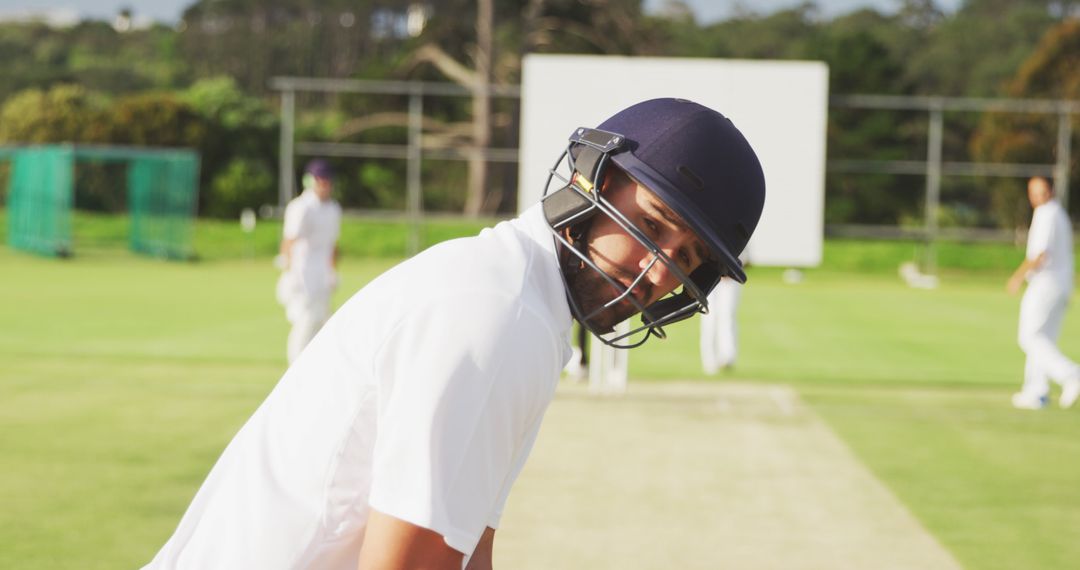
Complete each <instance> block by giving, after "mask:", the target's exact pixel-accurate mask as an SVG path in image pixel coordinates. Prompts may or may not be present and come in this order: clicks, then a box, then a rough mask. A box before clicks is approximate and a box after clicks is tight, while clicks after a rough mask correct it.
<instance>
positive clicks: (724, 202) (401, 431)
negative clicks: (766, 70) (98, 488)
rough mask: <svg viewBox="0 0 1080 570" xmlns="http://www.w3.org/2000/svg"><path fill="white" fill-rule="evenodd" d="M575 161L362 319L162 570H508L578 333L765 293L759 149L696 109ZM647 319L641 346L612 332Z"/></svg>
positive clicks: (350, 320) (366, 306) (616, 138)
mask: <svg viewBox="0 0 1080 570" xmlns="http://www.w3.org/2000/svg"><path fill="white" fill-rule="evenodd" d="M601 129H603V130H601ZM563 162H565V163H566V164H568V165H569V168H567V169H566V171H565V173H564V174H565V175H564V174H563V173H560V172H559V168H558V167H556V169H554V170H553V172H552V176H551V177H550V178H549V181H548V182H549V187H548V189H549V192H546V193H545V197H544V199H543V201H542V202H541V204H538V205H536V206H533V207H532V208H530V209H529V210H527V211H526V212H525V213H523V214H522V215H521V216H520V217H518V218H516V219H514V220H510V221H508V222H503V223H500V224H498V225H497V226H495V227H494V228H491V229H487V230H484V231H483V232H481V233H480V235H478V236H476V237H472V238H465V239H459V240H452V241H449V242H445V243H442V244H440V245H437V246H434V247H432V248H429V249H428V250H426V251H424V252H422V253H420V254H419V255H417V256H415V257H413V258H412V259H409V260H408V261H405V262H404V263H402V264H400V265H398V266H397V267H395V268H393V269H391V270H390V271H388V272H386V273H384V274H383V275H381V276H380V277H378V278H377V279H375V280H374V281H372V282H371V283H370V284H369V285H367V286H366V287H364V288H363V289H362V290H361V291H360V292H358V293H357V294H356V295H354V296H353V297H352V299H350V300H349V301H348V302H347V303H346V304H345V305H344V306H342V307H341V309H340V310H338V311H337V313H336V314H335V315H334V316H333V317H332V318H331V319H330V320H329V321H328V322H327V323H326V326H325V327H324V328H323V331H322V332H321V333H320V334H319V335H318V336H316V337H315V339H314V340H313V341H312V342H311V344H310V345H309V346H308V347H307V349H305V350H304V351H303V353H301V354H300V356H299V358H298V359H297V360H296V362H295V363H293V364H292V366H290V367H289V369H288V371H286V373H285V375H284V377H283V378H282V379H281V381H280V382H279V383H278V385H277V386H276V387H275V388H274V390H273V391H272V392H271V393H270V395H269V396H268V397H267V399H266V401H265V402H263V404H262V405H261V406H260V407H259V409H258V410H257V411H256V412H255V414H254V415H253V416H252V417H251V419H250V420H248V422H247V423H246V424H245V425H244V427H243V428H242V429H241V430H240V432H239V433H238V434H237V435H236V437H235V438H234V439H233V441H232V442H231V443H230V444H229V446H228V447H227V448H226V450H225V452H224V453H223V454H222V456H221V458H220V459H219V460H218V462H217V464H216V465H215V466H214V468H213V469H212V470H211V472H210V475H209V476H208V477H207V479H206V482H205V483H204V484H203V485H202V487H201V488H200V489H199V491H198V493H197V494H196V496H195V498H194V499H193V501H192V503H191V506H190V507H189V508H188V510H187V512H186V513H185V515H184V517H183V519H182V520H181V521H180V525H179V527H178V528H177V529H176V532H175V533H174V534H173V536H172V538H170V539H169V541H168V542H167V543H166V544H165V546H164V547H163V548H162V549H161V551H160V552H159V553H158V554H157V556H156V557H155V558H154V560H153V561H152V562H151V563H150V565H149V568H154V569H162V568H190V569H199V570H208V569H216V568H228V569H235V568H259V569H274V568H320V569H332V570H338V569H341V570H345V569H349V570H355V569H356V568H357V567H359V568H379V569H397V568H433V569H459V568H461V567H462V566H463V565H465V564H467V567H468V568H470V569H474V568H475V569H481V568H482V569H487V568H491V553H492V547H493V541H494V535H495V529H496V528H497V527H498V524H499V518H500V516H501V513H502V509H503V505H504V504H505V502H506V498H507V496H508V494H509V492H510V487H511V485H512V484H513V482H514V480H515V479H516V477H517V475H518V473H519V472H520V470H521V468H522V466H523V465H524V462H525V459H526V457H527V456H528V454H529V451H530V449H531V448H532V444H533V442H534V441H535V438H536V434H537V432H538V430H539V426H540V421H541V419H542V418H543V415H544V412H545V410H546V409H547V406H548V404H549V403H550V401H551V399H552V397H553V395H554V390H555V386H556V384H557V382H558V377H559V371H560V370H561V369H562V367H563V366H564V365H565V364H566V362H567V360H568V358H569V357H570V342H569V341H570V330H571V322H572V318H576V319H577V320H578V322H580V323H581V324H583V325H584V326H585V327H587V328H588V329H589V330H590V331H591V332H592V333H594V334H599V335H607V336H606V337H605V342H608V343H610V344H612V345H619V346H632V345H636V344H640V343H641V342H644V341H645V340H647V339H648V338H649V337H650V336H653V335H656V336H661V337H662V336H663V335H664V332H663V330H662V326H663V325H665V324H667V323H670V322H675V321H678V320H681V319H685V318H688V317H690V316H693V315H694V314H696V313H697V312H700V311H701V310H702V308H703V303H704V302H705V298H706V295H707V293H708V291H709V290H710V289H712V287H713V286H715V284H716V282H717V281H718V280H719V279H720V277H721V276H724V275H730V276H732V277H734V278H736V279H739V280H743V279H745V275H744V274H743V272H742V268H741V266H740V265H739V263H738V261H737V259H736V256H737V255H738V254H739V253H740V252H741V251H742V249H743V248H744V247H745V245H746V242H747V241H748V240H749V239H750V235H751V234H752V233H753V231H754V228H755V227H756V226H757V222H758V219H759V217H760V216H761V209H762V206H763V205H764V200H765V180H764V176H763V173H762V171H761V165H760V163H759V161H758V159H757V156H756V155H755V153H754V151H753V149H751V148H750V145H749V143H747V141H746V139H745V138H744V137H743V136H742V134H741V133H740V132H739V131H738V130H737V129H736V128H735V126H734V125H733V124H732V123H731V121H729V120H728V119H726V118H725V117H723V116H722V115H720V114H719V113H717V112H716V111H713V110H711V109H708V108H706V107H703V106H701V105H698V104H695V103H692V102H689V101H683V100H676V99H654V100H651V101H646V102H643V103H639V104H637V105H634V106H631V107H629V108H627V109H624V110H623V111H621V112H619V113H617V114H616V115H615V116H613V117H611V118H610V119H608V120H607V121H605V122H604V123H603V124H602V125H601V128H600V129H587V128H581V129H578V130H577V131H576V132H575V133H574V134H573V135H572V136H571V138H570V143H569V144H568V147H567V149H566V151H565V152H564V153H563V158H562V160H561V161H560V163H563ZM553 182H555V184H554V188H555V189H554V190H553V191H550V190H551V189H552V183H553ZM677 289H678V291H676V290H677ZM638 313H640V314H641V315H642V323H641V325H640V326H637V327H636V328H635V330H636V331H637V332H636V333H634V331H631V334H632V335H633V334H636V335H638V336H624V335H614V336H613V335H612V334H611V331H612V330H613V329H614V328H615V327H616V325H619V324H620V323H622V322H623V321H625V320H627V319H628V318H630V317H631V316H633V315H635V314H638ZM638 337H642V338H640V339H639V338H638ZM634 339H638V340H636V341H635V340H634Z"/></svg>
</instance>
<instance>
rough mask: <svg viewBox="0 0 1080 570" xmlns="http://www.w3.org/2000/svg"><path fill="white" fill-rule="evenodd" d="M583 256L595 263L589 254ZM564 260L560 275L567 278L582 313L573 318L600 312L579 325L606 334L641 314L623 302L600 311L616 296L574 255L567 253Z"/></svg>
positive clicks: (611, 289) (602, 280)
mask: <svg viewBox="0 0 1080 570" xmlns="http://www.w3.org/2000/svg"><path fill="white" fill-rule="evenodd" d="M585 255H586V256H588V257H589V259H590V260H591V261H592V262H593V263H594V264H595V263H596V260H595V258H594V257H593V256H592V253H591V252H589V251H586V253H585ZM564 256H565V258H566V259H565V260H564V263H563V274H564V275H565V276H566V285H567V289H568V290H569V294H570V296H571V297H573V301H574V302H575V303H576V304H577V307H578V310H579V311H581V314H580V315H576V316H577V317H578V319H579V320H581V319H584V318H585V317H586V316H587V315H589V314H591V313H593V312H595V311H599V312H597V313H596V314H595V315H593V316H592V317H590V318H589V319H588V322H586V323H582V324H585V325H588V326H589V327H590V328H591V329H593V330H594V331H595V332H598V333H600V334H607V333H610V332H611V331H612V330H614V329H615V325H617V324H619V323H621V322H623V321H625V320H626V319H628V318H630V317H632V316H634V315H636V314H637V313H639V312H640V311H639V310H638V308H637V306H635V305H634V304H633V303H629V302H626V301H623V302H620V303H617V304H615V305H613V306H611V307H608V308H607V309H603V310H600V309H602V307H603V306H604V305H606V304H607V303H609V302H611V300H612V299H614V298H615V297H617V296H618V295H619V293H618V292H617V291H616V290H615V288H614V287H612V285H611V284H610V283H608V282H607V280H606V279H604V278H603V276H601V275H600V274H599V272H598V271H597V270H596V269H593V268H592V267H590V266H589V265H587V264H586V263H585V262H583V261H581V259H579V258H578V257H577V256H576V255H574V254H573V253H571V252H569V251H566V252H564Z"/></svg>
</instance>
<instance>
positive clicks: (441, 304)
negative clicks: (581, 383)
mask: <svg viewBox="0 0 1080 570" xmlns="http://www.w3.org/2000/svg"><path fill="white" fill-rule="evenodd" d="M554 346H555V343H554V339H553V338H552V334H551V332H550V331H549V330H548V329H546V327H545V326H544V325H541V324H539V323H538V322H537V321H536V319H533V318H530V317H529V313H528V312H527V311H523V310H522V309H521V308H520V307H519V306H518V303H517V302H515V301H513V300H505V299H493V298H491V297H490V296H487V297H485V296H484V295H483V294H482V293H477V294H473V295H470V296H468V297H466V296H465V295H457V296H456V297H455V298H446V297H443V298H442V299H438V300H432V301H425V303H424V304H423V305H421V306H417V307H415V308H414V309H413V310H412V311H411V314H410V315H408V316H406V318H404V319H403V320H402V321H401V323H400V324H399V325H398V327H397V328H396V329H395V330H394V331H393V332H392V333H391V335H390V337H389V338H388V339H387V340H386V342H385V343H384V345H383V346H382V347H381V348H380V349H379V351H378V353H377V357H376V361H375V370H374V373H375V374H376V378H378V382H379V403H380V405H379V418H378V436H377V439H376V443H375V454H374V462H373V463H374V465H373V469H372V488H371V495H370V497H369V504H370V505H371V507H372V508H374V509H376V510H378V511H380V512H383V513H386V514H389V515H391V516H394V517H396V518H399V519H402V520H404V521H407V522H410V523H412V524H415V525H418V526H421V527H424V528H427V529H431V530H434V531H435V532H438V533H439V534H441V535H443V537H444V539H445V541H446V543H447V544H448V545H449V546H450V547H451V548H454V549H455V550H457V551H459V552H462V553H464V554H465V555H470V554H471V553H472V551H473V550H474V549H475V547H476V544H477V542H478V541H479V540H480V536H481V534H482V533H483V532H484V528H485V527H486V526H488V524H489V523H490V522H491V521H492V519H493V518H494V519H496V520H497V518H498V515H497V513H498V512H500V511H501V508H502V501H505V495H506V494H507V492H508V485H509V484H510V483H512V481H513V479H514V477H515V476H516V474H517V472H518V471H519V470H520V468H521V465H523V464H524V462H525V457H526V456H527V455H528V452H529V448H530V446H531V443H532V437H535V427H536V426H537V425H538V422H539V417H540V416H541V415H542V414H543V410H544V409H546V407H547V403H548V402H550V399H551V396H550V393H551V391H552V387H553V378H554V377H555V375H556V374H557V370H558V368H556V367H553V366H552V363H553V362H555V361H556V360H557V359H556V358H555V355H554V353H553V352H552V348H553V347H554Z"/></svg>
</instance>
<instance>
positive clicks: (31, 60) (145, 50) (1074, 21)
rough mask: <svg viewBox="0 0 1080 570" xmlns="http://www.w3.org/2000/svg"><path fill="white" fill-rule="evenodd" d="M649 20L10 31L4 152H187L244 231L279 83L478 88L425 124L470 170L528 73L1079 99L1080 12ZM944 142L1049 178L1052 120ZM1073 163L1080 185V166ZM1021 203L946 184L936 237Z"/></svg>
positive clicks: (334, 2) (433, 204)
mask: <svg viewBox="0 0 1080 570" xmlns="http://www.w3.org/2000/svg"><path fill="white" fill-rule="evenodd" d="M642 4H643V2H642V1H641V0H441V1H439V2H417V1H416V0H368V1H365V2H355V1H352V0H318V1H317V0H274V1H271V0H200V1H198V2H196V3H194V4H193V5H192V6H190V7H189V8H188V9H187V10H186V11H185V13H184V15H183V17H182V20H181V21H180V23H179V24H178V25H176V26H173V27H170V26H164V25H156V26H153V27H151V28H148V29H140V30H129V31H118V30H117V29H114V28H113V27H112V26H111V25H109V24H108V23H105V22H95V21H87V22H82V23H80V24H78V25H75V26H73V27H68V28H53V27H49V26H46V25H44V24H35V23H2V24H0V73H3V75H4V77H5V81H4V82H2V83H0V144H24V143H42V142H85V143H108V144H135V145H154V146H190V147H194V148H196V149H197V150H199V151H200V154H201V156H202V159H203V166H202V170H201V174H200V177H201V180H200V182H201V192H200V208H199V211H200V213H201V214H203V215H210V216H233V215H236V213H237V212H238V211H239V209H241V208H243V207H249V206H256V207H257V206H258V205H260V204H263V203H274V202H275V201H276V172H277V164H278V163H277V159H278V158H277V154H276V153H277V129H278V117H277V102H276V98H275V97H276V94H275V93H274V92H273V91H271V90H270V88H269V79H270V78H272V77H275V76H280V75H299V76H316V77H340V78H364V79H395V80H402V79H418V80H427V81H453V82H457V83H459V84H462V85H465V86H467V87H470V88H472V89H473V91H474V95H473V96H472V97H462V98H447V97H441V98H434V97H432V98H428V99H426V100H425V102H424V111H425V124H424V129H425V137H430V138H437V139H439V140H440V141H441V142H444V143H450V144H454V145H455V146H460V147H461V148H464V149H470V148H477V147H484V146H496V147H514V146H516V145H517V136H518V131H517V128H518V125H517V104H516V102H514V101H510V100H502V99H488V98H486V97H485V96H482V95H481V93H482V91H483V89H482V86H485V85H488V84H492V83H495V84H516V83H518V82H519V81H520V74H521V60H522V56H523V55H524V54H527V53H582V54H612V55H645V56H657V57H718V58H739V59H795V60H821V61H825V62H826V63H828V65H829V70H830V71H829V81H830V92H831V93H833V94H856V93H862V94H892V95H942V96H968V97H1021V98H1048V99H1058V98H1061V99H1073V100H1077V99H1080V73H1077V71H1076V70H1077V69H1080V20H1078V18H1080V2H1066V1H1048V0H965V1H963V2H962V3H961V5H960V7H959V8H958V9H957V10H956V11H955V12H951V13H946V12H944V11H943V10H941V9H940V7H939V6H938V4H936V3H935V2H934V1H933V0H898V1H897V2H896V10H895V11H894V12H889V13H882V12H879V11H876V10H872V9H863V10H859V11H855V12H851V13H848V14H843V15H840V16H836V17H832V18H826V17H824V16H823V15H822V10H821V8H820V7H819V6H818V5H817V4H816V3H814V2H812V1H810V2H805V3H803V4H800V5H798V6H795V7H793V8H790V9H786V10H782V11H779V12H775V13H771V14H766V15H762V14H757V13H754V12H752V11H748V10H745V9H743V10H741V11H737V12H736V13H735V14H734V15H733V16H731V17H730V18H728V19H726V20H724V21H720V22H715V23H709V24H704V23H700V22H697V21H695V19H694V17H693V14H692V12H691V11H690V10H689V8H688V7H687V5H686V4H685V3H684V2H682V1H681V0H666V2H664V3H663V4H662V6H661V9H660V10H659V11H658V12H656V13H652V14H646V13H645V12H644V10H643V7H642ZM611 87H612V88H617V86H611ZM406 104H407V102H406V100H405V99H404V98H403V97H395V96H385V95H363V96H361V95H348V96H346V95H337V96H331V95H314V94H303V95H302V96H301V97H300V98H299V100H298V116H297V125H296V132H297V137H298V139H300V140H325V141H335V142H352V143H404V142H405V137H406V129H405V124H404V121H403V117H404V111H405V109H406ZM947 121H948V123H949V125H950V128H949V130H948V132H947V137H946V140H945V159H946V160H955V161H994V162H1018V163H1052V162H1054V160H1055V157H1054V156H1053V152H1054V149H1055V146H1054V145H1055V141H1056V128H1057V120H1056V117H1040V116H1034V115H1015V114H1014V115H1006V114H993V115H984V116H978V115H972V114H963V113H956V114H950V115H949V116H948V117H947ZM1077 121H1078V119H1077V118H1075V117H1074V123H1075V122H1077ZM1076 127H1080V125H1074V131H1080V128H1076ZM926 128H927V123H926V117H925V116H924V115H921V114H919V113H911V112H907V113H905V112H887V111H856V110H847V109H833V110H832V111H831V112H830V117H829V132H828V153H829V157H830V158H848V159H851V158H858V159H911V160H921V159H922V158H923V157H925V153H926V148H925V140H926V137H925V133H926ZM1073 153H1074V156H1073V157H1072V158H1071V161H1070V162H1071V164H1072V165H1074V166H1075V165H1077V164H1078V162H1077V160H1076V158H1077V154H1078V153H1080V144H1074V145H1073ZM338 166H339V170H340V171H341V176H340V177H339V183H338V188H339V193H340V195H341V199H342V201H343V203H344V204H345V205H346V207H355V208H400V207H402V205H403V201H404V199H403V191H402V189H403V188H404V186H405V184H404V180H405V164H404V162H403V161H402V162H400V163H399V162H397V161H388V160H380V161H377V160H359V159H351V160H341V161H339V163H338ZM1074 170H1075V168H1074ZM423 177H424V186H425V195H424V202H425V208H426V209H430V210H446V211H463V212H467V213H471V214H476V213H495V212H508V211H512V210H513V209H514V208H515V206H516V204H514V198H515V192H514V190H513V189H514V188H516V186H517V181H516V168H513V167H509V166H500V165H495V164H485V163H483V161H482V160H479V159H478V158H476V157H474V159H472V160H470V161H468V162H464V163H458V162H450V161H425V165H424V172H423ZM1072 178H1073V179H1074V180H1075V179H1077V178H1078V177H1076V176H1075V175H1074V176H1073V177H1072ZM923 186H924V181H923V180H922V179H921V177H913V176H887V175H856V174H840V173H830V174H829V175H828V177H827V180H826V221H827V222H829V223H882V224H917V223H920V221H921V218H922V207H923V206H922V198H923V196H922V188H923ZM1073 187H1074V188H1073V189H1074V190H1075V187H1076V184H1073ZM109 192H115V190H112V189H110V188H109V187H108V185H99V187H98V188H96V189H88V190H86V191H84V192H83V194H84V195H86V196H89V197H88V198H85V199H84V200H83V205H84V206H86V207H90V208H97V209H110V208H112V209H122V199H120V198H116V197H115V196H114V197H113V198H112V199H109V198H108V194H109ZM95 193H98V194H101V196H98V197H97V198H94V196H96V195H97V194H95ZM1022 199H1023V193H1022V184H1021V183H1019V182H1018V181H1016V180H1008V179H997V180H991V179H985V180H984V179H974V178H963V179H961V178H949V179H947V180H946V181H945V184H944V187H943V195H942V211H941V212H940V218H941V220H940V222H941V223H942V224H943V225H949V224H955V225H968V226H972V225H974V226H987V227H992V226H1000V227H1013V226H1015V225H1016V224H1018V223H1023V220H1024V219H1025V216H1026V210H1025V209H1024V207H1023V202H1022ZM1074 203H1080V201H1076V202H1074ZM1078 211H1080V210H1078Z"/></svg>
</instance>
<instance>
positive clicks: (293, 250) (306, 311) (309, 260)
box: [277, 159, 341, 363]
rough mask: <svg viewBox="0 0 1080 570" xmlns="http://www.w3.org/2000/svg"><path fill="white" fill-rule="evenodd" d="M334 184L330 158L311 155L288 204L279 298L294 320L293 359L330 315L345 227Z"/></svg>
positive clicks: (290, 345)
mask: <svg viewBox="0 0 1080 570" xmlns="http://www.w3.org/2000/svg"><path fill="white" fill-rule="evenodd" d="M333 190H334V181H333V171H332V170H331V169H330V164H329V163H328V162H326V161H325V160H321V159H316V160H312V161H311V162H309V163H308V164H307V166H306V167H305V168H304V177H303V192H301V193H300V195H299V196H297V197H296V198H293V199H292V200H291V201H290V202H289V204H288V205H287V206H286V207H285V223H284V227H283V228H282V236H281V252H280V257H279V264H280V266H281V268H282V269H283V271H282V273H281V277H280V278H279V279H278V283H277V299H278V302H280V303H281V304H282V305H283V306H284V307H285V318H287V319H288V320H289V323H291V324H292V330H290V331H289V340H288V344H287V354H288V357H289V363H292V362H293V361H294V360H296V357H297V356H298V355H299V354H300V351H301V350H303V349H304V347H305V346H307V344H308V343H309V342H311V339H312V338H314V337H315V333H317V332H319V329H320V328H321V327H322V326H323V323H325V322H326V319H327V317H329V316H330V297H331V296H332V295H333V294H334V290H335V289H336V288H337V270H336V266H337V256H338V252H337V239H338V235H339V234H340V233H341V206H339V205H338V203H337V202H336V201H335V200H334V199H333V198H332V197H331V195H332V193H333Z"/></svg>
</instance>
